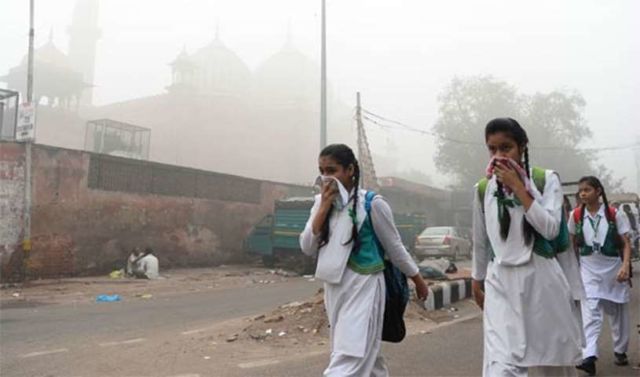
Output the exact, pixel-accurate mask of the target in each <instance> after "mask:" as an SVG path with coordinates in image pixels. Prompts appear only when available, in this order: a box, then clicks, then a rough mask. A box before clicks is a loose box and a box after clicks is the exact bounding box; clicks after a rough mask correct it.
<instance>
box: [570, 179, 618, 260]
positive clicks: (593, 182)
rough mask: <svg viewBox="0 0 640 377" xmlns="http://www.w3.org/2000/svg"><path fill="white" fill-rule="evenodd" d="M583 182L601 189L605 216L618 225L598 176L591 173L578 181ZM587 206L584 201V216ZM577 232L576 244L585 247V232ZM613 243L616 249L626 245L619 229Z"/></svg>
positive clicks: (581, 209)
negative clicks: (612, 215)
mask: <svg viewBox="0 0 640 377" xmlns="http://www.w3.org/2000/svg"><path fill="white" fill-rule="evenodd" d="M582 183H584V184H587V185H589V186H591V187H593V188H594V189H595V190H600V196H602V201H603V202H604V217H605V219H606V220H607V223H609V224H613V226H616V219H615V218H611V211H610V209H609V200H608V199H607V193H606V192H605V191H604V186H603V185H602V182H601V181H600V180H599V179H598V178H597V177H594V176H592V175H589V176H585V177H582V178H580V180H579V181H578V184H582ZM586 206H587V204H586V203H582V205H581V206H580V214H582V216H584V213H585V212H584V211H585V209H586ZM580 222H582V219H580ZM577 225H578V224H576V226H577ZM577 233H578V235H577V236H576V244H577V245H578V246H579V247H583V246H584V245H585V241H584V232H577ZM613 244H614V246H615V247H616V249H622V247H623V246H624V241H623V240H622V237H621V236H620V235H619V234H618V232H617V231H616V232H614V238H613Z"/></svg>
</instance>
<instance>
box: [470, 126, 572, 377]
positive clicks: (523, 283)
mask: <svg viewBox="0 0 640 377" xmlns="http://www.w3.org/2000/svg"><path fill="white" fill-rule="evenodd" d="M528 142H529V140H528V137H527V134H526V132H525V130H524V129H523V128H522V127H521V126H520V124H519V123H518V122H517V121H515V120H514V119H511V118H498V119H494V120H492V121H490V122H489V123H488V124H487V126H486V128H485V143H486V145H487V148H488V150H489V154H490V157H491V161H490V164H489V166H488V169H487V177H486V178H484V179H482V180H481V181H480V182H479V183H478V184H477V185H476V195H475V196H474V197H475V200H474V205H473V239H474V243H473V245H474V246H473V271H472V277H473V282H472V286H473V291H474V297H475V300H476V302H477V303H478V305H479V306H480V307H481V308H483V309H484V319H483V321H484V370H483V375H484V376H491V377H493V376H534V375H538V376H573V375H575V374H576V370H575V368H574V365H575V364H576V362H578V361H579V360H580V348H581V344H582V336H581V328H580V323H579V319H578V317H579V305H578V303H577V300H580V299H581V298H582V296H583V288H582V285H581V281H580V273H579V267H578V261H577V258H576V256H575V254H574V253H571V252H567V251H566V250H567V249H569V248H570V246H569V240H568V238H569V237H568V234H567V232H566V223H564V222H563V196H562V190H561V184H560V179H559V177H558V174H556V173H555V172H554V171H552V170H545V169H540V168H531V167H530V166H529V153H528Z"/></svg>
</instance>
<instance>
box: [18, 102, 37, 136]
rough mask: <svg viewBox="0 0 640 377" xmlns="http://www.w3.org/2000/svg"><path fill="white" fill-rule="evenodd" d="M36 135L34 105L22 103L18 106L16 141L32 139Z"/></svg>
mask: <svg viewBox="0 0 640 377" xmlns="http://www.w3.org/2000/svg"><path fill="white" fill-rule="evenodd" d="M35 137H36V107H35V106H34V105H33V104H32V103H23V104H21V105H20V106H19V107H18V124H17V126H16V140H17V141H33V140H34V139H35Z"/></svg>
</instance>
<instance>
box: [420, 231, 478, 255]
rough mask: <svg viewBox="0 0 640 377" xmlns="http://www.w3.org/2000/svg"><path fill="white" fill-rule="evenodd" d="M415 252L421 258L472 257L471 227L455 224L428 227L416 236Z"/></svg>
mask: <svg viewBox="0 0 640 377" xmlns="http://www.w3.org/2000/svg"><path fill="white" fill-rule="evenodd" d="M414 252H415V254H416V257H418V258H419V259H425V258H435V257H446V258H449V259H451V260H457V259H460V258H471V229H469V228H460V227H453V226H434V227H428V228H427V229H425V230H423V231H422V233H420V234H419V235H418V237H416V245H415V249H414Z"/></svg>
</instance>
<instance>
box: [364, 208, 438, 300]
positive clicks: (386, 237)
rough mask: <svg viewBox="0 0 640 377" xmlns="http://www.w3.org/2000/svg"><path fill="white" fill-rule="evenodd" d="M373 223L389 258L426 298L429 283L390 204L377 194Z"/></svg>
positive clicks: (419, 294) (372, 217)
mask: <svg viewBox="0 0 640 377" xmlns="http://www.w3.org/2000/svg"><path fill="white" fill-rule="evenodd" d="M371 223H372V224H373V230H374V231H375V233H376V237H377V238H378V240H379V241H380V243H381V244H382V247H383V248H384V251H385V252H386V253H387V255H388V256H389V260H391V263H393V265H394V266H396V267H398V268H399V269H400V271H402V272H403V273H404V274H405V275H407V276H408V277H410V278H411V280H412V281H413V283H414V284H415V286H416V293H417V294H418V298H419V299H421V300H424V299H426V298H427V294H428V292H429V290H428V288H427V284H426V283H425V281H424V280H423V279H422V275H420V273H419V272H420V271H419V269H418V266H417V265H416V262H414V261H413V258H411V255H410V254H409V252H408V251H407V249H406V248H405V247H404V244H403V243H402V239H401V238H400V234H399V233H398V229H397V228H396V225H395V222H394V220H393V213H392V212H391V207H389V204H388V203H387V202H386V201H385V200H384V199H383V198H382V197H381V196H376V197H375V198H374V199H373V201H372V202H371Z"/></svg>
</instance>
